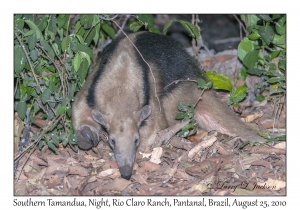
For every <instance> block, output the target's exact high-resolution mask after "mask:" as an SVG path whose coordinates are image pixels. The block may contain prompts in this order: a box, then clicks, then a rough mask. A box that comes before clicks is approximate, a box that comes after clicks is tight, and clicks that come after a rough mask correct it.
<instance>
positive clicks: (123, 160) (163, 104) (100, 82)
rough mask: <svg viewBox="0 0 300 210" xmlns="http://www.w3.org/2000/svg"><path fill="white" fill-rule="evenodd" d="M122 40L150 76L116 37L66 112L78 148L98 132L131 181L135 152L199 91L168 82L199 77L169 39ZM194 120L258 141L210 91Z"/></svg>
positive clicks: (196, 67)
mask: <svg viewBox="0 0 300 210" xmlns="http://www.w3.org/2000/svg"><path fill="white" fill-rule="evenodd" d="M128 37H129V39H130V40H131V41H132V43H134V45H135V46H136V47H137V48H138V49H139V51H140V53H141V54H142V55H143V58H144V59H145V61H146V62H147V63H148V64H149V65H150V66H151V71H150V69H149V66H148V65H147V64H146V62H145V61H144V60H143V58H142V56H141V55H140V54H139V53H138V51H137V50H136V49H135V48H134V46H133V45H132V43H131V42H130V41H129V40H128V38H126V37H125V38H119V39H117V40H115V41H113V42H112V43H110V44H109V45H108V46H107V47H106V48H105V49H104V51H103V53H102V55H103V56H102V57H101V59H100V61H99V64H98V66H99V67H98V69H95V70H94V71H92V72H91V74H90V75H89V76H88V78H87V80H86V83H85V85H84V87H83V88H82V89H81V90H80V91H79V92H78V93H77V94H76V97H75V101H74V103H73V107H72V122H73V127H74V129H75V132H76V134H77V136H78V146H79V147H80V148H81V149H89V148H91V147H93V146H96V145H97V144H98V142H99V135H100V132H101V129H105V130H106V131H107V133H108V135H109V144H110V146H111V148H112V149H113V152H114V155H115V158H116V161H117V163H118V166H119V170H120V173H121V176H122V177H123V178H125V179H130V177H131V174H132V168H133V164H134V161H135V154H136V151H137V149H139V150H140V151H142V150H144V149H145V148H146V146H148V145H151V144H152V143H153V141H154V139H155V136H156V133H157V132H158V131H161V130H163V129H165V128H167V127H168V126H171V125H174V124H175V123H176V120H175V119H174V117H175V114H176V113H177V112H178V110H177V104H178V103H179V102H184V103H186V104H187V103H188V102H193V103H195V102H196V101H197V99H198V98H199V94H200V93H201V91H202V90H199V89H198V88H197V84H194V83H192V82H179V83H177V84H175V83H172V82H174V81H175V80H187V79H193V80H196V79H198V78H205V76H204V73H203V72H202V71H201V70H200V67H199V64H198V62H197V61H196V59H194V58H192V57H191V56H190V55H189V54H188V53H187V52H186V51H185V50H184V49H183V48H182V47H181V46H180V45H179V44H178V43H177V42H176V41H174V40H173V39H171V38H169V37H167V36H163V35H157V34H154V33H149V32H138V33H133V34H130V35H129V36H128ZM153 77H154V78H155V80H154V78H153ZM171 83H172V84H171ZM170 84H171V85H170ZM165 87H167V88H165ZM157 97H159V100H158V99H157ZM195 119H196V121H197V123H198V124H199V126H201V127H202V128H204V129H206V130H208V131H210V130H217V131H219V132H222V133H226V134H228V135H231V136H239V137H241V138H242V139H244V140H247V141H262V138H261V137H259V136H258V135H257V134H256V132H255V131H253V130H252V129H250V128H249V127H248V126H247V125H246V124H244V123H242V122H241V121H240V120H239V118H238V117H237V116H235V114H234V113H233V112H232V111H231V110H230V109H229V108H228V107H227V105H224V104H223V103H221V102H219V101H218V100H217V99H216V97H215V92H214V91H213V90H210V91H205V92H204V94H203V97H202V100H201V101H200V102H199V103H198V104H197V106H196V109H195Z"/></svg>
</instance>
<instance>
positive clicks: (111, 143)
mask: <svg viewBox="0 0 300 210" xmlns="http://www.w3.org/2000/svg"><path fill="white" fill-rule="evenodd" d="M109 143H110V146H111V147H112V148H114V147H115V146H116V141H115V140H114V139H110V140H109Z"/></svg>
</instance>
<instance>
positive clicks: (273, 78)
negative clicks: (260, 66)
mask: <svg viewBox="0 0 300 210" xmlns="http://www.w3.org/2000/svg"><path fill="white" fill-rule="evenodd" d="M279 81H281V78H280V77H271V78H270V79H268V80H267V82H268V83H271V84H272V83H277V82H279Z"/></svg>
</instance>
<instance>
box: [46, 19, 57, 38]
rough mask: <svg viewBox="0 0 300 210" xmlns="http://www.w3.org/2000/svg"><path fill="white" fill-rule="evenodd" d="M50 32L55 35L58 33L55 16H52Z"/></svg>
mask: <svg viewBox="0 0 300 210" xmlns="http://www.w3.org/2000/svg"><path fill="white" fill-rule="evenodd" d="M48 30H49V31H51V32H52V33H53V34H56V33H57V20H56V17H55V15H51V18H50V21H49V26H48Z"/></svg>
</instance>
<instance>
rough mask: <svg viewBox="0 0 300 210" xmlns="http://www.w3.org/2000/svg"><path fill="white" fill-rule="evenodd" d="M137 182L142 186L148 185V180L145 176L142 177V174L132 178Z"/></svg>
mask: <svg viewBox="0 0 300 210" xmlns="http://www.w3.org/2000/svg"><path fill="white" fill-rule="evenodd" d="M131 177H132V178H133V179H134V180H135V181H137V182H138V183H140V184H146V185H148V182H147V180H146V179H145V178H144V176H142V174H140V173H136V174H134V175H132V176H131Z"/></svg>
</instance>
